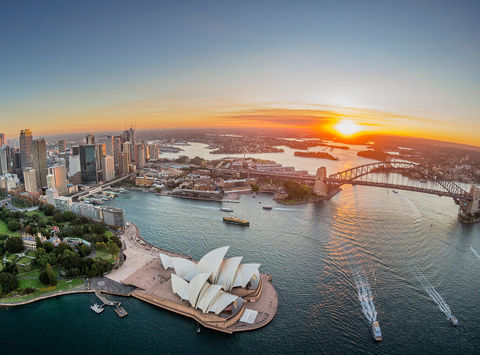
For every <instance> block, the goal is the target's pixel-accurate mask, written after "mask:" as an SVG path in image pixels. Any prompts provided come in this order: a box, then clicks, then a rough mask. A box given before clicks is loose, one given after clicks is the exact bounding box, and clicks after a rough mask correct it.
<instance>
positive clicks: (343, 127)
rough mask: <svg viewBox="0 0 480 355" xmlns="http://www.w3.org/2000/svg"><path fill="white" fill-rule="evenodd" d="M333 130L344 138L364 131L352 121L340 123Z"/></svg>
mask: <svg viewBox="0 0 480 355" xmlns="http://www.w3.org/2000/svg"><path fill="white" fill-rule="evenodd" d="M333 128H334V129H335V130H336V131H337V132H338V133H340V134H341V135H342V136H344V137H350V136H352V135H354V134H356V133H358V132H360V131H361V130H362V127H361V126H359V125H358V124H356V123H355V122H352V121H340V122H338V123H337V124H336V125H335V126H333Z"/></svg>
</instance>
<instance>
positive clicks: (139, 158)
mask: <svg viewBox="0 0 480 355" xmlns="http://www.w3.org/2000/svg"><path fill="white" fill-rule="evenodd" d="M135 154H136V156H135V165H136V166H137V168H138V169H141V168H143V167H144V166H145V147H144V145H143V143H137V144H135Z"/></svg>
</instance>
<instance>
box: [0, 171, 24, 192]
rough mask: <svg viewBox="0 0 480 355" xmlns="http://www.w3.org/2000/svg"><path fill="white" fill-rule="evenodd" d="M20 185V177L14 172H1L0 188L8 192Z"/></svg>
mask: <svg viewBox="0 0 480 355" xmlns="http://www.w3.org/2000/svg"><path fill="white" fill-rule="evenodd" d="M19 185H20V179H19V178H18V176H17V175H16V174H11V173H7V174H3V175H1V176H0V189H2V190H4V191H6V192H10V191H12V190H15V189H16V188H17V187H18V186H19Z"/></svg>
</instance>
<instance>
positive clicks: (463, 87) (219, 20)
mask: <svg viewBox="0 0 480 355" xmlns="http://www.w3.org/2000/svg"><path fill="white" fill-rule="evenodd" d="M479 14H480V1H470V2H469V1H435V0H432V1H421V0H417V1H387V0H384V1H357V0H356V1H320V0H316V1H251V2H249V1H191V2H188V1H151V2H150V1H57V2H55V1H32V2H27V1H22V2H20V1H10V2H5V1H2V2H1V3H0V132H4V133H6V135H7V137H12V136H15V137H16V136H18V132H19V130H20V129H22V128H27V127H28V128H31V129H32V131H33V132H34V135H48V134H57V133H61V132H86V131H102V130H121V129H124V128H126V127H127V126H129V124H130V122H131V121H136V127H137V129H148V128H176V127H181V128H187V127H192V128H193V127H252V126H253V127H255V126H262V127H263V126H265V127H286V128H288V127H296V128H298V127H304V128H305V129H308V130H312V131H314V130H321V129H324V128H328V127H330V126H332V125H334V124H335V123H338V121H339V120H347V121H349V122H350V121H351V122H354V123H356V124H358V125H360V126H361V127H362V129H363V130H364V131H365V132H369V133H370V132H383V133H394V134H406V135H412V136H420V137H426V138H435V139H441V140H447V141H455V142H463V143H468V144H475V145H480V138H479V132H480V21H479Z"/></svg>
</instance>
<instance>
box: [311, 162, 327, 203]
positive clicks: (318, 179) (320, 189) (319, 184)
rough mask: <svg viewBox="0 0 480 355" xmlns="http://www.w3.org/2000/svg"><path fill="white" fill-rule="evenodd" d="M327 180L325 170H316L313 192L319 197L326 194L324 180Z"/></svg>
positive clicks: (323, 168) (324, 168) (322, 168)
mask: <svg viewBox="0 0 480 355" xmlns="http://www.w3.org/2000/svg"><path fill="white" fill-rule="evenodd" d="M326 178H327V168H326V167H324V166H322V167H321V168H318V169H317V174H316V176H315V185H314V187H313V192H314V193H315V194H317V195H319V196H323V197H326V196H327V194H328V186H327V182H326V181H325V179H326Z"/></svg>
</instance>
